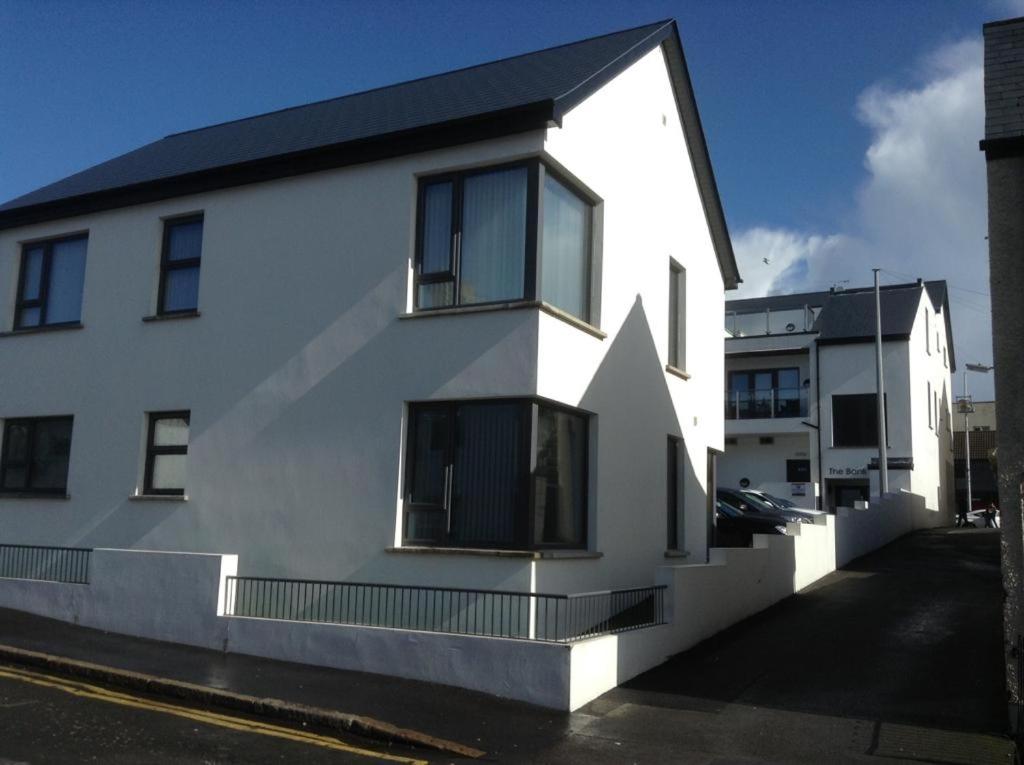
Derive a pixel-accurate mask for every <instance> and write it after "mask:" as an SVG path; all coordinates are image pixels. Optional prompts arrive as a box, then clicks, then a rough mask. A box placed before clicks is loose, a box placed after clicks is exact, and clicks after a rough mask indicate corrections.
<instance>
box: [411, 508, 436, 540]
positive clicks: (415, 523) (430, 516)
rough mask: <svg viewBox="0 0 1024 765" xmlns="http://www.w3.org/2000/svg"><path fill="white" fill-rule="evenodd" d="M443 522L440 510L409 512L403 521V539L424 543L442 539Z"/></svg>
mask: <svg viewBox="0 0 1024 765" xmlns="http://www.w3.org/2000/svg"><path fill="white" fill-rule="evenodd" d="M444 520H445V516H444V511H442V510H409V512H408V513H407V514H406V519H405V537H406V539H411V540H420V541H424V542H427V541H430V542H432V541H436V540H439V539H443V538H444Z"/></svg>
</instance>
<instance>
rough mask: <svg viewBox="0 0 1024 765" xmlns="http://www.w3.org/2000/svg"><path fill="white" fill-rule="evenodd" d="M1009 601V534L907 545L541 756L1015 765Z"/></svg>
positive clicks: (786, 607) (609, 698) (706, 646)
mask: <svg viewBox="0 0 1024 765" xmlns="http://www.w3.org/2000/svg"><path fill="white" fill-rule="evenodd" d="M1001 600H1002V584H1001V579H1000V570H999V536H998V532H994V531H989V530H981V529H978V530H975V529H966V530H962V531H961V530H954V529H943V530H933V531H922V532H917V533H914V534H911V535H909V536H906V537H904V538H903V539H901V540H898V541H896V542H894V543H893V544H891V545H889V546H888V547H886V548H884V549H882V550H880V551H877V552H875V553H873V554H871V555H869V556H866V557H864V558H862V559H860V560H858V561H855V562H854V563H853V564H851V565H850V566H849V567H848V568H846V569H844V570H842V571H838V572H835V573H834V574H832V575H830V576H828V577H826V578H825V579H823V580H821V581H820V582H818V583H816V584H815V585H813V586H812V587H810V588H808V589H807V590H804V591H803V592H801V593H800V594H799V595H797V596H795V597H793V598H790V599H788V600H786V601H784V602H783V603H780V604H779V605H777V606H775V607H773V608H771V609H769V610H767V611H765V612H763V613H761V614H758V615H757V616H754V617H752V618H750V619H748V620H746V621H744V622H741V623H740V624H738V625H735V626H734V627H732V628H730V629H729V630H727V631H725V632H723V633H720V634H719V635H717V636H715V637H713V638H711V639H710V640H708V641H705V643H703V644H701V645H699V646H697V647H696V648H694V649H693V650H691V651H688V652H686V653H684V654H680V655H679V656H676V657H674V658H673V659H671V660H670V661H668V662H666V663H665V664H663V665H661V666H660V667H657V668H655V669H653V670H651V671H650V672H647V673H646V674H644V675H641V676H640V677H638V678H636V679H635V680H633V681H632V682H630V683H627V684H626V685H625V686H623V687H620V688H617V689H615V690H614V691H611V692H609V693H607V694H605V695H604V696H602V697H601V698H599V699H596V700H595V701H593V702H591V703H590V704H589V705H587V706H586V707H584V708H583V709H582V710H580V712H578V713H577V714H575V715H573V718H572V723H571V727H572V730H573V734H572V735H570V736H569V737H567V738H566V739H563V741H562V742H561V743H560V745H558V746H556V747H555V748H554V749H552V750H549V751H548V752H546V753H545V757H544V760H545V761H549V762H554V761H557V760H558V759H559V758H560V757H564V758H565V759H566V760H569V761H581V762H582V761H583V760H584V759H586V760H588V761H592V762H605V761H608V762H612V761H615V762H630V761H635V762H668V761H672V762H693V763H723V764H724V763H740V762H743V763H746V762H815V763H820V762H875V763H879V762H883V761H889V762H892V761H900V760H905V761H912V762H922V761H924V762H936V763H987V762H992V763H1005V762H1009V761H1012V757H1011V753H1012V747H1011V746H1010V745H1009V742H1008V740H1007V739H1005V738H1004V737H1003V736H1002V733H1003V731H1004V729H1005V716H1006V706H1005V701H1004V699H1005V695H1004V690H1003V671H1002V652H1001V640H1002V636H1001V635H1002V632H1001V618H1002V612H1001ZM611 753H614V755H613V756H609V755H610V754H611Z"/></svg>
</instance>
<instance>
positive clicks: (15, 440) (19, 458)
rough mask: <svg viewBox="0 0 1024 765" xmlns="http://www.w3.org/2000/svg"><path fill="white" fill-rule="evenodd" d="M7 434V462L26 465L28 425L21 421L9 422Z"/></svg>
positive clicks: (5, 455) (5, 452) (5, 457)
mask: <svg viewBox="0 0 1024 765" xmlns="http://www.w3.org/2000/svg"><path fill="white" fill-rule="evenodd" d="M6 436H7V442H6V444H5V445H4V446H5V449H4V455H3V456H4V459H5V460H6V461H7V464H8V465H24V464H25V463H26V462H28V426H27V425H23V424H22V423H20V422H11V423H8V424H7V433H6Z"/></svg>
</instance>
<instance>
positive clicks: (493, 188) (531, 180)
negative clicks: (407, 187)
mask: <svg viewBox="0 0 1024 765" xmlns="http://www.w3.org/2000/svg"><path fill="white" fill-rule="evenodd" d="M595 201H596V200H595V199H594V198H593V196H592V195H590V194H585V193H584V192H582V191H580V190H578V189H576V188H575V187H573V186H571V185H570V184H568V183H567V182H565V181H564V180H562V179H561V178H560V177H559V176H558V175H556V173H555V172H554V171H552V169H551V168H549V167H548V166H547V165H545V164H544V163H543V162H541V161H540V160H539V159H533V160H527V161H524V162H518V163H514V164H510V165H500V166H497V167H490V168H483V169H474V170H468V171H464V172H459V173H449V174H445V175H437V176H431V177H426V178H423V179H421V181H420V188H419V203H418V216H417V247H416V285H415V304H416V310H418V311H426V310H431V309H437V308H450V307H454V306H471V305H486V304H488V303H505V302H515V301H526V300H538V299H539V300H543V301H545V302H546V303H549V304H550V305H552V306H554V307H555V308H558V309H559V310H561V311H564V312H566V313H568V314H571V315H572V316H575V317H576V318H578V319H581V320H583V321H586V322H589V321H591V313H592V311H591V299H590V291H591V281H592V280H591V271H592V268H593V256H592V251H593V239H594V237H593V233H592V229H593V220H594V216H593V206H594V203H595Z"/></svg>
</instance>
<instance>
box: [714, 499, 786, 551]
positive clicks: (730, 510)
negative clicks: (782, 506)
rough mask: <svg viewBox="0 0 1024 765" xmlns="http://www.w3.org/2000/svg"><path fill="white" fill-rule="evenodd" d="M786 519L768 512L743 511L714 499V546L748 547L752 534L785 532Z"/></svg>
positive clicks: (751, 540)
mask: <svg viewBox="0 0 1024 765" xmlns="http://www.w3.org/2000/svg"><path fill="white" fill-rule="evenodd" d="M785 533H786V519H785V518H782V517H781V516H777V515H771V514H769V513H744V512H743V511H742V510H739V509H737V508H735V507H733V506H732V505H730V504H728V503H727V502H723V501H722V500H720V499H719V500H716V501H715V543H714V544H715V547H750V545H751V543H752V542H753V537H754V534H785Z"/></svg>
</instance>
